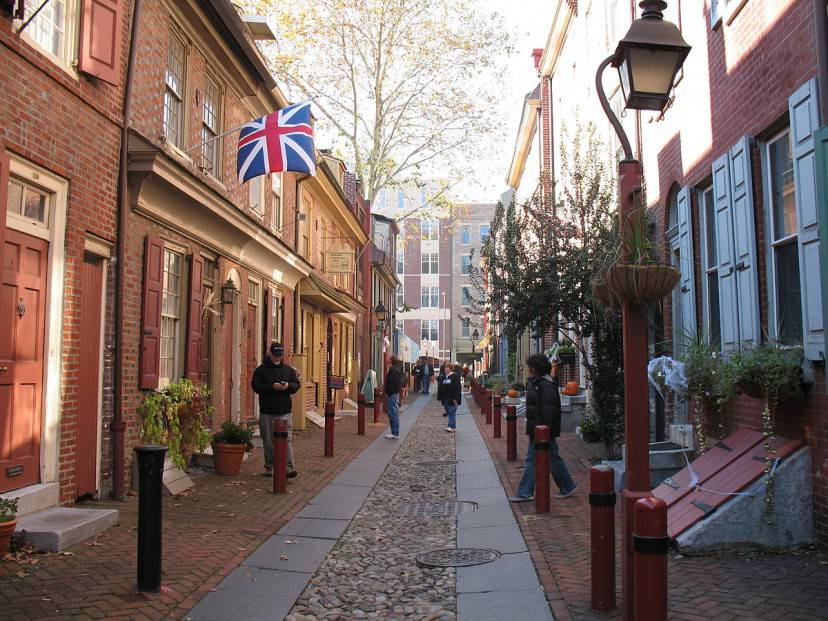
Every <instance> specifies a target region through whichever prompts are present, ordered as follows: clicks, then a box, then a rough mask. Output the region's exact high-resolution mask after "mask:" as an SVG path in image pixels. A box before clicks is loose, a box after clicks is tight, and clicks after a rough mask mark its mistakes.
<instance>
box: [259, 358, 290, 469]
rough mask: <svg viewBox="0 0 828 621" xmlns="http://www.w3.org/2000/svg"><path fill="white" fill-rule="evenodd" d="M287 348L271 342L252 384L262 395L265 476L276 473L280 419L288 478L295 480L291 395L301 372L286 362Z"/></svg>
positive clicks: (260, 419)
mask: <svg viewBox="0 0 828 621" xmlns="http://www.w3.org/2000/svg"><path fill="white" fill-rule="evenodd" d="M284 356H285V348H284V347H282V344H281V343H272V344H271V345H270V350H269V351H268V354H267V358H266V359H265V361H264V362H263V363H262V364H260V365H259V366H258V367H256V370H255V371H253V379H252V380H251V381H250V384H251V386H252V387H253V390H254V391H255V392H256V394H257V395H259V432H260V433H261V434H262V444H263V445H264V458H265V471H264V474H265V476H271V474H272V471H273V425H274V423H275V421H276V420H277V419H279V420H284V421H286V422H287V430H288V442H287V445H288V450H287V468H288V473H287V478H289V479H293V478H295V477H296V475H297V472H296V470H295V469H294V467H293V466H294V463H293V433H292V431H293V423H292V418H293V417H292V415H291V408H292V403H291V399H290V395H292V394H294V393H295V392H297V391H298V390H299V387H300V383H299V373H297V372H296V369H294V368H293V367H292V366H290V365H289V364H286V363H285V362H284Z"/></svg>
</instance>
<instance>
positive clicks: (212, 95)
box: [201, 75, 221, 179]
mask: <svg viewBox="0 0 828 621" xmlns="http://www.w3.org/2000/svg"><path fill="white" fill-rule="evenodd" d="M220 124H221V88H220V87H219V84H218V82H216V81H215V80H214V79H213V78H211V77H210V76H209V75H208V76H206V77H205V79H204V105H203V107H202V114H201V142H202V143H203V144H202V145H201V165H202V166H204V169H205V170H206V171H207V172H208V173H210V174H211V175H213V176H214V177H215V178H216V179H218V178H219V176H220V174H221V170H220V166H221V138H216V136H218V135H219V133H221V130H220ZM208 141H209V142H208Z"/></svg>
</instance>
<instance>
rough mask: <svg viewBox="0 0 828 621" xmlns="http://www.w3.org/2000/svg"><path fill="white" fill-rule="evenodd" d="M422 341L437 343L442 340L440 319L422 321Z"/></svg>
mask: <svg viewBox="0 0 828 621" xmlns="http://www.w3.org/2000/svg"><path fill="white" fill-rule="evenodd" d="M421 333H422V340H424V341H437V340H439V339H440V320H439V319H423V320H422V328H421Z"/></svg>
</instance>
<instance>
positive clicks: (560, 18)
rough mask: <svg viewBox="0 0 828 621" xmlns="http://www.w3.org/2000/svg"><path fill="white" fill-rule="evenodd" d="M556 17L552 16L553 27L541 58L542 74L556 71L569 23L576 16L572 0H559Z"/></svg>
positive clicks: (550, 74)
mask: <svg viewBox="0 0 828 621" xmlns="http://www.w3.org/2000/svg"><path fill="white" fill-rule="evenodd" d="M557 3H558V5H557V7H556V8H555V17H553V18H552V27H551V28H550V29H549V34H548V35H547V37H546V45H545V46H544V48H543V55H542V56H541V59H540V66H539V68H540V75H542V76H544V77H547V78H548V77H551V76H552V75H553V74H554V73H555V67H556V66H557V64H558V58H559V57H560V54H561V48H563V44H564V41H565V40H566V33H567V32H568V31H569V24H570V22H571V21H572V18H573V17H574V16H575V8H574V7H573V4H574V3H573V2H572V1H571V0H557Z"/></svg>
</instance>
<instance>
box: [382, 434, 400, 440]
mask: <svg viewBox="0 0 828 621" xmlns="http://www.w3.org/2000/svg"><path fill="white" fill-rule="evenodd" d="M385 437H386V439H388V440H399V439H400V436H395V435H394V434H393V433H386V434H385Z"/></svg>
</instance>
